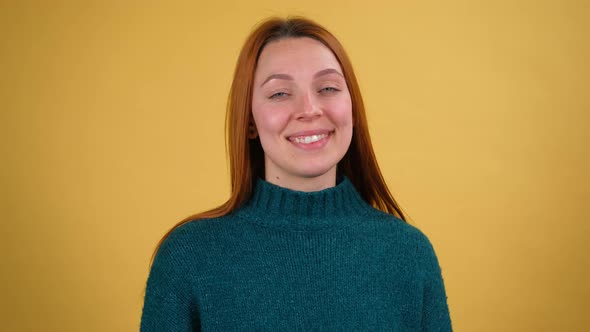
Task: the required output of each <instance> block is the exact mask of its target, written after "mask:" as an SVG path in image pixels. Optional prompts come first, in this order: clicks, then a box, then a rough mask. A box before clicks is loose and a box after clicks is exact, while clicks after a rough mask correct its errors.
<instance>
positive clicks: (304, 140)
mask: <svg viewBox="0 0 590 332" xmlns="http://www.w3.org/2000/svg"><path fill="white" fill-rule="evenodd" d="M326 137H328V134H319V135H311V136H298V137H290V138H289V140H290V141H292V142H295V143H302V144H310V143H314V142H317V141H319V140H321V139H323V138H326Z"/></svg>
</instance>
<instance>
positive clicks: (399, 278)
mask: <svg viewBox="0 0 590 332" xmlns="http://www.w3.org/2000/svg"><path fill="white" fill-rule="evenodd" d="M199 330H203V331H310V330H311V331H348V330H356V331H359V330H360V331H451V330H452V328H451V320H450V317H449V310H448V306H447V298H446V294H445V288H444V283H443V279H442V276H441V270H440V267H439V264H438V260H437V258H436V255H435V253H434V250H433V248H432V246H431V244H430V242H429V240H428V238H427V237H426V236H425V235H424V234H423V233H422V232H420V231H419V230H418V229H416V228H415V227H413V226H411V225H409V224H407V223H405V222H403V221H401V220H399V219H397V218H395V217H393V216H391V215H389V214H385V213H382V212H380V211H378V210H376V209H374V208H372V207H371V206H369V205H368V204H367V203H366V202H364V201H363V199H362V198H361V197H360V196H359V194H358V193H357V192H356V190H355V188H354V186H353V185H352V183H351V182H350V181H349V180H348V179H346V178H343V180H342V181H340V183H338V185H336V186H335V187H333V188H329V189H326V190H322V191H318V192H312V193H305V192H298V191H293V190H289V189H285V188H281V187H278V186H275V185H273V184H270V183H268V182H266V181H264V180H258V181H257V182H256V184H255V187H254V192H253V195H252V198H251V199H250V200H249V201H248V202H247V203H246V204H245V205H244V206H243V207H242V208H240V209H239V210H237V211H236V212H234V213H232V214H230V215H228V216H225V217H220V218H215V219H206V220H197V221H192V222H189V223H187V224H185V225H183V226H181V227H179V228H177V229H176V230H174V232H172V234H171V235H170V237H168V238H167V239H166V240H165V241H164V243H163V244H162V246H161V247H160V249H159V251H158V253H157V255H156V258H155V260H154V263H153V265H152V269H151V271H150V274H149V278H148V281H147V289H146V294H145V303H144V307H143V314H142V319H141V331H143V332H150V331H158V332H162V331H199Z"/></svg>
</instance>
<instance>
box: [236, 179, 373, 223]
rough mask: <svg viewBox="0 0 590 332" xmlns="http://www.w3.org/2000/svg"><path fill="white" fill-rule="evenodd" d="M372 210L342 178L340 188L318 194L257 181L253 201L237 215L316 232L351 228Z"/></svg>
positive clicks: (251, 199)
mask: <svg viewBox="0 0 590 332" xmlns="http://www.w3.org/2000/svg"><path fill="white" fill-rule="evenodd" d="M372 210H373V208H372V207H371V206H370V205H368V204H367V203H366V202H365V201H364V200H363V199H362V197H361V196H360V195H359V194H358V192H357V191H356V188H355V187H354V185H353V184H352V183H351V182H350V180H349V179H348V178H346V177H342V178H341V179H340V181H339V182H338V183H337V184H336V186H334V187H331V188H327V189H324V190H320V191H314V192H302V191H296V190H291V189H288V188H283V187H280V186H277V185H275V184H272V183H270V182H267V181H265V180H262V179H257V180H256V182H255V183H254V188H253V192H252V196H251V198H250V200H248V202H247V203H246V204H245V205H244V206H243V207H242V208H241V209H240V210H239V211H238V212H237V213H238V215H242V216H243V217H245V219H247V220H250V221H252V222H256V223H259V224H264V225H266V226H273V227H281V228H292V229H297V230H314V229H323V228H332V227H345V226H348V225H350V223H356V222H358V221H359V220H360V219H361V218H358V217H360V216H362V215H366V214H367V213H369V212H371V211H372Z"/></svg>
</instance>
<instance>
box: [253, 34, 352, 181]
mask: <svg viewBox="0 0 590 332" xmlns="http://www.w3.org/2000/svg"><path fill="white" fill-rule="evenodd" d="M250 126H251V128H252V133H253V135H252V136H251V137H250V138H251V140H253V142H251V144H260V145H261V146H262V150H263V151H264V168H265V174H264V175H265V178H266V180H267V181H269V182H272V183H274V184H277V185H279V186H282V187H287V188H290V189H295V190H301V191H316V190H321V189H325V188H328V187H332V186H334V185H335V181H336V168H337V167H336V166H337V164H338V163H339V162H340V160H342V158H343V157H344V155H345V153H346V152H347V151H348V147H349V146H350V141H351V138H352V129H353V124H352V106H351V98H350V93H349V92H348V87H347V84H346V80H345V78H344V75H343V74H342V69H341V67H340V64H339V62H338V60H337V59H336V57H335V56H334V54H333V53H332V51H331V50H330V49H329V48H327V47H326V46H324V45H323V44H322V43H321V42H319V41H317V40H315V39H312V38H309V37H297V38H284V39H280V40H276V41H272V42H270V43H268V44H266V46H265V47H264V49H263V50H262V52H261V53H260V56H259V57H258V62H257V66H256V71H255V75H254V87H253V91H252V120H251V123H250Z"/></svg>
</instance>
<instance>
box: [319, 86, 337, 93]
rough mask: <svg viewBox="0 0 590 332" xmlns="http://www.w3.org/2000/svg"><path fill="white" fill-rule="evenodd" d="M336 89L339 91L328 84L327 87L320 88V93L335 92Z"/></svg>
mask: <svg viewBox="0 0 590 332" xmlns="http://www.w3.org/2000/svg"><path fill="white" fill-rule="evenodd" d="M337 91H340V90H338V89H336V88H335V87H331V86H328V87H325V88H322V89H321V90H320V93H322V92H337Z"/></svg>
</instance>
